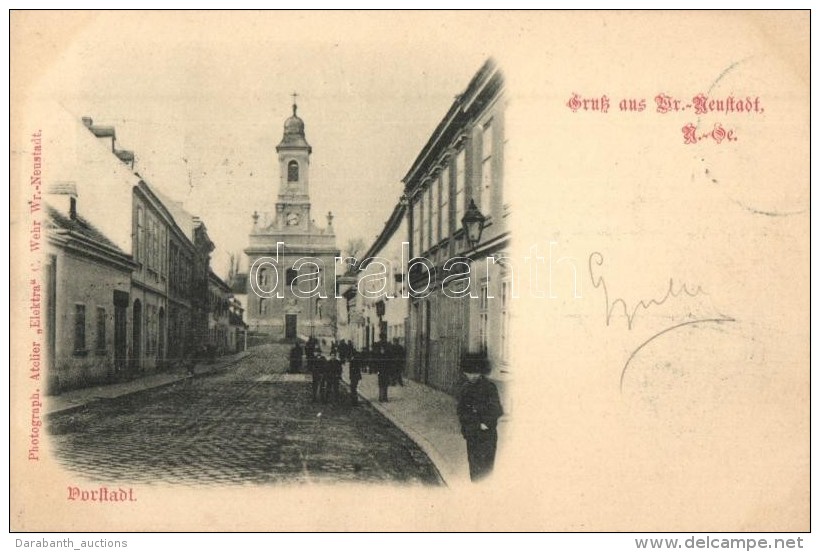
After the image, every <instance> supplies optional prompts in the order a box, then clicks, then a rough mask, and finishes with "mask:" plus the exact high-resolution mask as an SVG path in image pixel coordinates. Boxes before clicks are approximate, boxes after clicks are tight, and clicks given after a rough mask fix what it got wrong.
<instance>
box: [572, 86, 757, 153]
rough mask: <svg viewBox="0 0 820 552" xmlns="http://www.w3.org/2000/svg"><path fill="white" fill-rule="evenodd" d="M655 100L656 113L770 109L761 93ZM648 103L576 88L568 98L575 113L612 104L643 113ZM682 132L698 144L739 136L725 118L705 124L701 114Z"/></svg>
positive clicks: (605, 110) (729, 112)
mask: <svg viewBox="0 0 820 552" xmlns="http://www.w3.org/2000/svg"><path fill="white" fill-rule="evenodd" d="M654 102H655V110H654V113H657V114H660V115H667V114H674V113H687V112H688V113H694V114H695V115H699V116H708V115H712V114H722V115H724V116H733V115H735V114H744V115H760V114H762V113H764V112H765V111H766V110H765V108H764V107H763V102H762V100H761V98H760V96H735V95H728V96H720V97H713V96H709V95H707V94H704V93H702V92H701V93H699V94H697V95H695V96H692V97H691V98H690V99H689V100H686V99H683V98H678V97H675V96H672V95H670V94H666V93H664V92H661V93H659V94H657V95H656V96H655V97H654ZM647 104H648V102H647V101H646V98H642V97H629V98H621V99H610V97H609V96H607V95H606V94H602V95H600V96H592V97H585V96H583V95H581V94H578V93H577V92H573V93H572V95H571V96H570V98H569V100H567V103H566V106H567V107H568V108H569V109H570V110H571V111H572V112H573V113H580V112H584V111H592V112H599V113H608V112H609V109H610V106H612V105H615V106H617V109H618V111H621V112H631V113H641V112H643V111H645V110H646V107H647ZM650 112H651V111H650ZM708 124H712V126H711V128H710V129H709V130H706V131H704V130H703V128H706V126H707V125H708ZM681 132H682V133H683V143H684V144H697V143H699V142H703V141H710V142H714V143H715V144H728V143H732V142H737V140H738V137H737V133H736V131H735V129H734V128H732V127H728V126H727V127H725V126H724V124H723V123H722V122H712V121H708V123H706V124H704V121H702V120H700V117H699V118H698V121H697V122H696V123H695V122H686V123H685V124H684V126H683V127H681Z"/></svg>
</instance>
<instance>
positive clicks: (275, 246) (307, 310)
mask: <svg viewBox="0 0 820 552" xmlns="http://www.w3.org/2000/svg"><path fill="white" fill-rule="evenodd" d="M296 110H297V106H296V104H294V105H293V115H292V116H291V117H289V118H288V119H287V120H286V121H285V128H284V134H283V136H282V141H281V142H280V143H279V145H278V146H276V153H277V157H278V161H279V175H280V178H279V185H278V193H277V196H276V201H275V202H274V205H273V207H274V211H273V212H272V213H262V214H260V213H258V212H255V213H254V215H253V228H252V230H251V234H250V236H249V245H248V247H247V249H245V253H246V254H247V256H248V266H249V268H250V269H249V272H248V283H247V285H248V289H247V305H246V316H247V320H248V325H249V329H250V331H252V332H254V334H256V335H259V334H265V335H267V336H268V337H269V338H270V339H295V338H297V337H302V338H306V337H309V336H315V337H322V338H334V337H335V335H336V329H337V328H336V325H337V320H336V299H335V291H336V290H335V283H334V274H335V258H336V257H337V256H338V255H339V250H338V248H337V247H336V235H335V233H334V231H333V215H332V214H331V213H328V214H327V226H326V227H325V228H320V227H319V226H317V225H316V222H315V221H314V219H313V218H312V215H311V201H310V156H311V153H312V148H311V147H310V145H309V144H308V142H307V140H306V138H305V124H304V122H303V121H302V119H300V118H299V117H298V116H297V115H296Z"/></svg>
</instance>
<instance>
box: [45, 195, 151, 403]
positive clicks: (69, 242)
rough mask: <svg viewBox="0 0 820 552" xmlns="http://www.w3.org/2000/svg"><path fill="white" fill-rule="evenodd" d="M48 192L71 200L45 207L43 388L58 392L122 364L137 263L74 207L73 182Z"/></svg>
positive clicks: (103, 377) (115, 371)
mask: <svg viewBox="0 0 820 552" xmlns="http://www.w3.org/2000/svg"><path fill="white" fill-rule="evenodd" d="M50 191H51V193H50V194H49V195H50V196H64V198H65V199H68V200H70V203H69V205H70V206H69V208H68V209H67V210H61V209H60V208H59V207H54V206H51V205H48V206H46V209H45V211H46V213H45V215H46V218H45V225H46V230H47V232H46V235H47V239H48V248H47V251H46V256H45V263H44V273H45V278H44V280H43V281H44V283H43V285H44V288H45V289H44V290H43V292H44V293H43V297H44V303H45V313H46V315H45V328H46V357H47V358H48V378H47V390H48V392H49V393H56V392H59V391H60V390H63V389H70V388H75V387H84V386H87V385H93V384H95V383H100V382H104V381H109V380H111V379H113V378H116V377H117V376H118V375H119V374H122V373H124V372H125V370H126V369H127V366H128V348H129V335H128V332H127V323H128V321H127V318H128V305H129V292H130V288H131V271H132V270H133V269H134V268H135V267H136V265H135V264H134V263H133V262H132V260H131V256H130V255H128V254H126V253H125V252H124V251H122V250H121V249H120V248H119V247H117V245H116V244H114V243H113V242H112V241H111V240H109V239H108V238H107V237H106V236H105V235H104V234H102V233H101V232H100V231H99V229H97V228H96V227H95V226H94V225H93V224H91V223H90V222H88V220H86V219H85V218H83V217H82V216H81V215H80V214H79V213H78V208H79V207H78V197H77V195H76V188H75V186H74V185H73V184H67V183H63V184H60V185H57V186H52V189H51V190H50ZM53 203H54V204H56V205H61V204H64V203H65V202H62V201H59V199H58V200H57V201H53ZM89 282H93V285H88V283H89Z"/></svg>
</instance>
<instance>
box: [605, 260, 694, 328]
mask: <svg viewBox="0 0 820 552" xmlns="http://www.w3.org/2000/svg"><path fill="white" fill-rule="evenodd" d="M593 262H594V263H595V265H596V266H599V267H600V266H602V265H603V264H604V256H603V255H602V254H601V253H599V252H597V251H596V252H594V253H592V254H591V255H590V256H589V277H590V278H591V279H592V286H593V287H595V288H602V289H603V290H604V298H605V300H606V325H607V326H609V323H610V322H611V321H612V315H613V312H614V311H615V307H617V306H618V305H620V306H621V307H622V308H623V313H624V316H626V324H627V328H628V329H630V330H631V329H632V325H633V324H634V323H635V317H636V316H638V312H639V311H645V310H648V309H649V308H651V307H653V306H660V305H663V304H664V303H666V301H668V300H669V298H670V297H672V298H674V297H679V296H680V295H686V296H688V297H696V296H698V295H700V294H702V293H705V292H704V291H703V289H701V287H700V286H698V287H696V288H695V289H694V291H690V290H689V288H688V287H687V286H686V284H681V285H680V286H679V287H678V288H677V289H675V280H674V279H673V278H669V287H667V288H666V295H664V296H663V297H661V298H660V299H650V300H649V301H645V300H643V299H641V300H640V301H638V304H637V305H635V306H634V308H632V311H631V312H630V310H629V305H627V304H626V301H625V300H623V299H621V298H618V299H615V300H614V301H612V302H611V303H610V302H609V290H608V289H607V287H606V281H605V280H604V277H603V276H599V277H598V278H596V277H595V275H594V273H593V268H592V263H593Z"/></svg>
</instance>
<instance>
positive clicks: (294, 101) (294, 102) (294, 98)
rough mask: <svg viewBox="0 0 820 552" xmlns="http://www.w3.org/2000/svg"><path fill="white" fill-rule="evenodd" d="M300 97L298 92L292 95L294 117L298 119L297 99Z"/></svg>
mask: <svg viewBox="0 0 820 552" xmlns="http://www.w3.org/2000/svg"><path fill="white" fill-rule="evenodd" d="M298 95H299V94H297V93H296V92H294V93H293V94H291V96H293V116H294V117H296V97H297V96H298Z"/></svg>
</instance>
